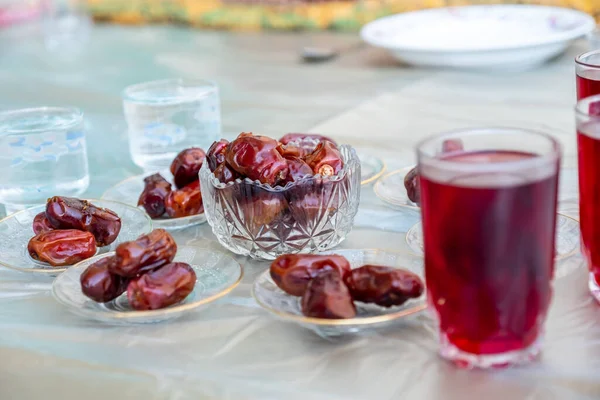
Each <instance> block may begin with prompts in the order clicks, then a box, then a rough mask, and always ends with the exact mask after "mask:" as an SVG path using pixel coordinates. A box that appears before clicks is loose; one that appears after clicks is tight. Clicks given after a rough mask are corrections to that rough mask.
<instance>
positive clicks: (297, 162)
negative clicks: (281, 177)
mask: <svg viewBox="0 0 600 400" xmlns="http://www.w3.org/2000/svg"><path fill="white" fill-rule="evenodd" d="M286 161H287V165H288V170H289V172H288V175H287V178H286V179H285V183H288V182H295V181H297V180H299V179H300V178H303V177H305V176H313V175H314V174H313V170H312V168H311V167H309V166H308V164H307V163H305V162H304V161H302V160H301V159H300V158H297V157H289V158H287V157H286Z"/></svg>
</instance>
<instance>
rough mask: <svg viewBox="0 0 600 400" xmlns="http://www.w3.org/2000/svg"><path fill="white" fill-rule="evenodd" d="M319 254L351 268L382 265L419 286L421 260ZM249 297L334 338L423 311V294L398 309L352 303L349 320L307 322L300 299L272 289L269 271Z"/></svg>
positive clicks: (380, 253) (377, 253)
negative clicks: (411, 274)
mask: <svg viewBox="0 0 600 400" xmlns="http://www.w3.org/2000/svg"><path fill="white" fill-rule="evenodd" d="M320 254H339V255H342V256H344V257H346V258H347V259H348V261H350V265H351V267H352V268H358V267H361V266H363V265H365V264H377V265H386V266H389V267H395V268H404V269H407V270H409V271H412V272H414V273H416V274H417V275H419V276H420V277H421V278H422V279H423V282H425V276H424V272H423V259H422V258H421V257H416V256H414V255H411V254H408V253H399V252H391V251H385V250H377V249H367V250H337V251H328V252H324V253H320ZM252 296H253V297H254V299H255V300H256V302H257V303H258V304H259V305H260V306H261V307H263V308H264V309H265V310H267V311H269V312H270V313H272V314H274V315H275V316H277V317H279V318H282V319H284V320H287V321H291V322H295V323H297V324H299V325H300V326H302V327H304V328H308V329H311V330H313V331H315V332H317V333H318V334H319V335H322V336H338V335H343V334H349V333H356V332H359V331H361V330H365V329H367V328H380V327H383V326H386V325H388V324H390V323H392V322H394V321H396V320H398V319H401V318H404V317H408V316H410V315H413V314H417V313H419V312H421V311H423V310H425V308H426V307H427V303H426V300H425V294H423V295H422V296H421V297H419V298H418V299H411V300H409V301H407V302H406V303H404V304H403V305H401V306H398V307H390V308H385V307H380V306H378V305H375V304H365V303H361V302H355V305H356V311H357V316H356V317H355V318H351V319H323V318H311V317H306V316H304V315H303V314H302V310H301V306H300V299H301V298H300V297H295V296H291V295H289V294H287V293H285V292H284V291H282V290H281V289H279V287H277V285H275V283H274V282H273V280H272V279H271V275H270V272H269V270H268V269H267V270H266V271H265V272H264V273H262V274H261V275H260V276H259V277H258V278H257V279H256V281H255V282H254V285H253V286H252Z"/></svg>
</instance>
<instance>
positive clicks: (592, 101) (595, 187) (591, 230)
mask: <svg viewBox="0 0 600 400" xmlns="http://www.w3.org/2000/svg"><path fill="white" fill-rule="evenodd" d="M575 116H576V119H577V153H578V163H579V222H580V228H581V242H582V246H581V247H582V253H583V254H584V256H585V258H586V261H587V263H588V267H589V269H590V279H589V288H590V292H591V293H592V295H594V297H595V298H596V300H598V301H599V302H600V95H595V96H591V97H586V98H584V99H582V100H579V102H578V103H577V106H576V107H575Z"/></svg>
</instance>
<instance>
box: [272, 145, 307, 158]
mask: <svg viewBox="0 0 600 400" xmlns="http://www.w3.org/2000/svg"><path fill="white" fill-rule="evenodd" d="M277 151H278V152H279V154H281V155H282V156H283V158H286V159H290V158H304V157H306V156H307V155H308V153H309V151H308V150H306V149H304V148H302V147H298V146H294V145H291V144H288V145H283V144H280V145H279V146H277Z"/></svg>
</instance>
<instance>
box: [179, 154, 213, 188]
mask: <svg viewBox="0 0 600 400" xmlns="http://www.w3.org/2000/svg"><path fill="white" fill-rule="evenodd" d="M205 159H206V154H205V153H204V150H202V149H201V148H198V147H191V148H189V149H185V150H183V151H181V152H180V153H179V154H177V156H176V157H175V159H174V160H173V162H172V163H171V173H172V174H173V181H174V182H175V186H177V187H178V188H179V189H181V188H183V187H184V186H186V185H189V184H190V183H192V182H193V181H195V180H197V179H198V172H199V171H200V168H201V167H202V163H203V162H204V160H205Z"/></svg>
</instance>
